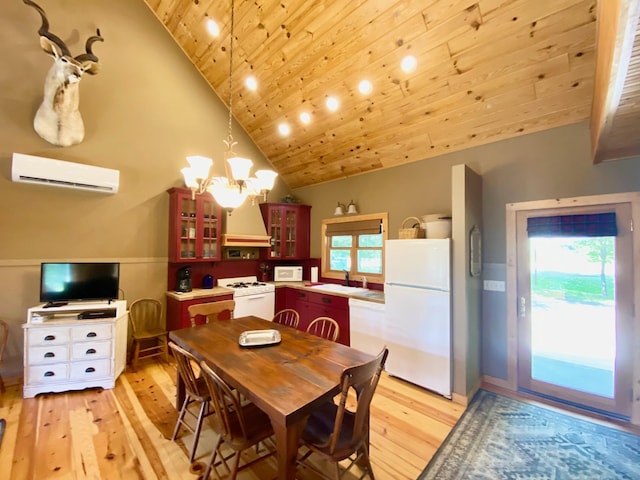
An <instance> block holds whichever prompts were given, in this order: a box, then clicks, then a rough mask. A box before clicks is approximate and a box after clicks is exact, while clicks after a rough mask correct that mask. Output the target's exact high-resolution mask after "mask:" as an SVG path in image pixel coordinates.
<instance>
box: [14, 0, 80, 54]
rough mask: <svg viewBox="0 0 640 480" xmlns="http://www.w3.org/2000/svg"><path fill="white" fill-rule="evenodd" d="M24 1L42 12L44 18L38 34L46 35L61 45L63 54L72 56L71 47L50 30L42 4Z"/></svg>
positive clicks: (41, 16)
mask: <svg viewBox="0 0 640 480" xmlns="http://www.w3.org/2000/svg"><path fill="white" fill-rule="evenodd" d="M22 1H23V2H24V3H25V4H26V5H29V6H30V7H33V8H35V9H36V10H37V11H38V13H39V14H40V18H42V25H41V26H40V29H39V30H38V34H39V35H40V36H42V37H46V38H48V39H49V40H51V41H52V42H53V43H55V44H56V45H57V46H58V47H60V50H61V51H62V54H63V55H65V56H67V57H70V56H71V52H69V49H68V48H67V46H66V45H65V43H64V42H63V41H62V39H60V37H57V36H56V35H54V34H53V33H50V32H49V21H48V20H47V14H46V13H44V10H43V9H42V8H41V7H40V5H38V4H37V3H35V2H32V1H31V0H22Z"/></svg>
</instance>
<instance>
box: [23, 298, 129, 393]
mask: <svg viewBox="0 0 640 480" xmlns="http://www.w3.org/2000/svg"><path fill="white" fill-rule="evenodd" d="M105 309H114V310H115V312H114V314H115V316H113V317H107V318H92V317H93V316H94V315H96V314H98V315H99V314H100V313H101V311H103V310H105ZM27 312H28V313H27V323H25V324H24V325H22V328H23V329H24V387H23V397H24V398H31V397H34V396H35V395H37V394H38V393H46V392H64V391H67V390H79V389H83V388H89V387H102V388H113V387H114V385H115V381H116V378H118V375H120V373H122V371H123V370H124V367H125V362H126V356H127V325H128V312H127V302H126V301H125V300H118V301H115V302H111V303H110V304H107V302H97V303H85V304H82V303H74V304H69V305H65V306H63V307H53V308H44V304H43V305H39V306H37V307H33V308H30V309H29V310H28V311H27ZM81 316H83V317H88V318H79V317H81Z"/></svg>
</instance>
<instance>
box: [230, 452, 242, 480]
mask: <svg viewBox="0 0 640 480" xmlns="http://www.w3.org/2000/svg"><path fill="white" fill-rule="evenodd" d="M240 453H242V452H236V454H235V456H234V457H233V470H231V475H229V478H230V479H231V480H236V477H237V476H238V466H240Z"/></svg>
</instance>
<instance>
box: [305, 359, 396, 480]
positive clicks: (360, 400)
mask: <svg viewBox="0 0 640 480" xmlns="http://www.w3.org/2000/svg"><path fill="white" fill-rule="evenodd" d="M388 353H389V350H388V349H387V347H384V348H383V349H382V351H381V352H380V353H379V354H378V355H377V356H376V357H375V358H374V359H373V360H371V361H369V362H367V363H363V364H361V365H356V366H355V367H349V368H346V369H344V371H343V372H342V374H341V375H340V399H339V402H338V404H337V405H336V404H335V403H334V402H332V401H329V402H326V403H325V404H323V405H321V406H320V407H318V409H317V410H315V411H314V412H312V413H311V415H310V416H309V419H308V420H307V424H306V426H305V428H304V430H303V432H302V435H301V443H302V445H304V446H306V447H307V448H308V450H307V451H306V452H305V454H304V455H302V456H301V457H300V459H299V460H298V463H303V462H305V460H306V459H307V458H308V457H309V456H310V455H312V454H313V453H316V454H318V455H320V456H321V457H322V458H324V459H325V460H327V461H329V462H332V463H334V466H335V470H334V475H333V478H334V479H335V480H339V479H340V478H341V476H342V475H344V474H345V473H346V472H348V471H349V470H350V469H351V467H353V465H354V464H356V463H358V464H359V465H361V467H363V468H364V470H365V472H363V474H362V476H361V477H359V478H363V476H364V474H365V473H366V474H367V475H368V476H369V478H371V479H372V480H373V479H374V476H373V469H372V468H371V461H370V460H369V412H370V407H371V399H372V398H373V394H374V393H375V390H376V387H377V386H378V380H379V379H380V374H381V372H382V369H383V368H384V364H385V362H386V360H387V355H388ZM351 389H353V390H354V391H355V398H356V400H355V406H354V407H355V410H349V409H348V408H347V397H348V396H349V392H350V391H351ZM354 407H352V408H354ZM347 458H348V459H349V460H350V463H349V465H348V466H347V467H346V469H345V470H344V471H343V472H342V473H341V472H340V466H339V465H338V462H341V461H342V460H344V459H347ZM304 464H305V466H306V467H307V468H310V469H312V470H315V471H316V473H319V474H320V475H321V476H323V477H325V478H331V477H329V476H327V474H326V473H324V472H320V471H319V470H318V469H317V468H316V467H314V466H312V465H311V464H310V463H309V462H306V463H304Z"/></svg>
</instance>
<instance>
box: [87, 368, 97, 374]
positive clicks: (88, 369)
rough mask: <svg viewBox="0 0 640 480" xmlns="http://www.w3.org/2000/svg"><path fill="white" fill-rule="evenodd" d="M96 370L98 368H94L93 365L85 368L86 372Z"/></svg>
mask: <svg viewBox="0 0 640 480" xmlns="http://www.w3.org/2000/svg"><path fill="white" fill-rule="evenodd" d="M95 371H96V369H95V368H93V367H88V368H86V369H85V372H86V373H93V372H95Z"/></svg>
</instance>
